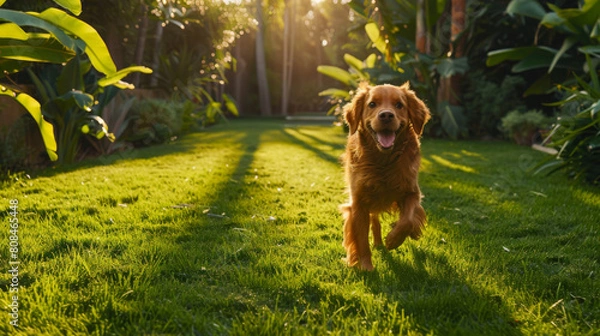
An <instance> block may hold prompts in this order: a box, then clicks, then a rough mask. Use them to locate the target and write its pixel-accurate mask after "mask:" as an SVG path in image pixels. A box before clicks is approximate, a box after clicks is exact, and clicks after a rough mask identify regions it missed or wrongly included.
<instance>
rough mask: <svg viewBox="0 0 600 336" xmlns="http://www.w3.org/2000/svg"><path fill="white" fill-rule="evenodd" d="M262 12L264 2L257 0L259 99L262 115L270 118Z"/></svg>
mask: <svg viewBox="0 0 600 336" xmlns="http://www.w3.org/2000/svg"><path fill="white" fill-rule="evenodd" d="M262 10H263V8H262V0H257V1H256V21H258V30H257V31H256V74H257V78H258V98H259V104H260V114H261V115H263V116H270V115H271V97H270V94H269V82H268V80H267V62H266V59H265V58H266V57H265V43H264V40H263V34H264V20H263V15H262Z"/></svg>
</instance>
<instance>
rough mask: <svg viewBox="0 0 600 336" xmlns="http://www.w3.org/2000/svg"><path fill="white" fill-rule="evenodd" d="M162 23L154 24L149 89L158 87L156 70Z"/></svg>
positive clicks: (162, 29)
mask: <svg viewBox="0 0 600 336" xmlns="http://www.w3.org/2000/svg"><path fill="white" fill-rule="evenodd" d="M163 31H164V27H163V22H162V21H158V22H157V23H156V32H155V33H154V51H153V54H152V69H153V70H154V71H153V72H152V77H151V78H150V87H151V88H155V87H157V86H158V68H159V67H160V46H161V44H162V36H163Z"/></svg>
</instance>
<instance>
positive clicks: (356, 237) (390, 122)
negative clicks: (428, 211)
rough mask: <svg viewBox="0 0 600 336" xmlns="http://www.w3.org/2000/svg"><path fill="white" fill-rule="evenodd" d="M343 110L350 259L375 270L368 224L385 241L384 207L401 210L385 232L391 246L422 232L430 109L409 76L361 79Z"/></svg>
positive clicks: (345, 210)
mask: <svg viewBox="0 0 600 336" xmlns="http://www.w3.org/2000/svg"><path fill="white" fill-rule="evenodd" d="M343 112H344V119H345V121H346V123H347V124H348V126H349V128H350V131H349V135H348V140H347V145H346V150H345V152H344V155H343V156H342V161H343V165H344V170H345V177H346V185H347V187H348V193H349V196H350V197H349V201H348V203H346V204H342V205H341V206H340V210H341V211H342V214H343V217H344V239H343V246H344V248H345V250H346V259H345V261H346V262H347V264H348V266H350V267H354V266H358V267H359V268H360V269H362V270H368V271H371V270H373V269H374V267H373V263H372V260H371V249H370V247H369V224H370V226H371V230H372V231H373V243H374V244H373V245H374V246H375V247H379V246H382V245H383V241H382V239H381V224H380V222H379V214H380V213H382V212H392V211H398V212H399V214H400V215H399V218H398V220H397V221H396V222H395V224H394V225H393V228H392V230H391V231H390V232H389V234H388V235H387V237H386V238H385V247H386V248H387V249H388V250H392V249H395V248H397V247H398V246H400V245H401V244H402V243H403V242H404V240H405V239H406V238H407V237H411V238H412V239H415V240H416V239H419V238H420V237H421V233H422V230H423V228H424V226H425V223H426V215H425V210H424V209H423V207H422V206H421V190H420V189H419V184H418V175H419V166H420V162H421V149H420V137H421V134H422V133H423V127H424V126H425V124H426V123H427V121H429V119H430V118H431V114H430V112H429V109H428V108H427V106H426V105H425V103H424V102H423V101H422V100H421V99H419V98H418V97H417V96H416V94H415V92H414V91H412V90H411V89H410V87H409V84H408V82H407V83H405V84H403V85H402V86H394V85H389V84H385V85H378V86H370V85H367V84H361V85H360V86H359V88H358V90H357V92H356V94H355V96H354V98H353V99H352V101H351V102H350V103H348V104H347V105H346V106H344V110H343Z"/></svg>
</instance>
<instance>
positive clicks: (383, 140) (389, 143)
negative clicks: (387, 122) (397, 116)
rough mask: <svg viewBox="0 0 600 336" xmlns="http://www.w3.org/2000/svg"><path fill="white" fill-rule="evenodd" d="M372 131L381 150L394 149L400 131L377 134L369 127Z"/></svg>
mask: <svg viewBox="0 0 600 336" xmlns="http://www.w3.org/2000/svg"><path fill="white" fill-rule="evenodd" d="M369 130H370V131H371V135H372V136H373V138H374V139H375V141H377V144H378V145H379V147H381V149H383V150H388V149H391V148H392V147H394V142H395V141H396V135H398V132H399V131H400V130H399V129H398V130H396V131H392V130H381V131H379V132H376V131H375V130H374V129H373V128H371V127H369Z"/></svg>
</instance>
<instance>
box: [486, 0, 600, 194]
mask: <svg viewBox="0 0 600 336" xmlns="http://www.w3.org/2000/svg"><path fill="white" fill-rule="evenodd" d="M547 6H548V7H549V8H550V11H546V9H545V8H544V7H543V6H542V5H541V4H540V3H538V2H537V1H535V0H513V1H511V2H510V3H509V5H508V7H507V10H506V11H507V12H508V13H509V14H511V15H515V14H518V15H522V16H527V17H531V18H534V19H536V20H539V29H538V32H536V40H537V39H538V38H537V37H538V35H539V34H540V31H543V30H545V29H548V30H551V31H552V33H554V34H553V38H554V39H556V36H564V39H563V40H562V44H561V45H560V48H559V49H556V48H552V47H551V46H549V45H543V44H541V43H540V44H537V45H534V46H525V47H518V48H510V49H501V50H497V51H493V52H490V53H488V59H487V64H488V65H489V66H493V65H496V64H498V63H500V62H504V61H517V63H516V64H515V65H514V66H513V68H512V70H513V72H523V71H528V70H532V69H547V72H546V73H545V74H544V75H542V77H541V78H540V79H538V80H537V81H536V82H535V83H534V84H533V85H532V86H531V87H530V88H529V89H527V91H526V94H527V93H546V92H548V91H549V90H554V89H555V86H554V85H553V84H552V83H553V82H556V79H557V78H558V77H557V71H556V70H557V69H563V71H559V72H558V75H559V76H560V82H562V83H563V84H561V85H559V86H558V88H559V89H560V90H564V91H566V92H567V93H569V96H568V97H567V98H566V99H564V100H562V101H560V102H558V103H556V104H554V105H556V106H562V105H565V104H567V103H570V102H574V101H575V102H578V103H579V112H578V113H577V114H576V115H575V116H573V117H563V118H561V119H559V120H558V122H557V125H556V126H555V128H554V129H553V130H552V132H551V133H550V136H549V137H548V139H547V141H546V142H547V143H548V144H549V145H550V146H553V147H556V148H557V149H558V155H557V156H556V159H557V160H556V161H551V162H548V163H545V164H543V165H542V166H541V167H540V169H538V171H549V172H554V171H557V170H561V169H562V170H567V171H568V172H569V173H570V175H571V176H573V177H574V178H585V179H586V180H588V181H590V182H592V183H599V181H600V126H599V123H600V115H599V114H598V111H599V110H600V83H599V80H598V73H597V70H596V67H597V65H598V63H599V62H600V43H599V42H600V25H599V23H598V17H600V1H599V0H586V1H583V2H580V6H579V7H577V8H567V9H562V8H559V7H557V6H555V5H553V4H547ZM552 76H554V77H552Z"/></svg>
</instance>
